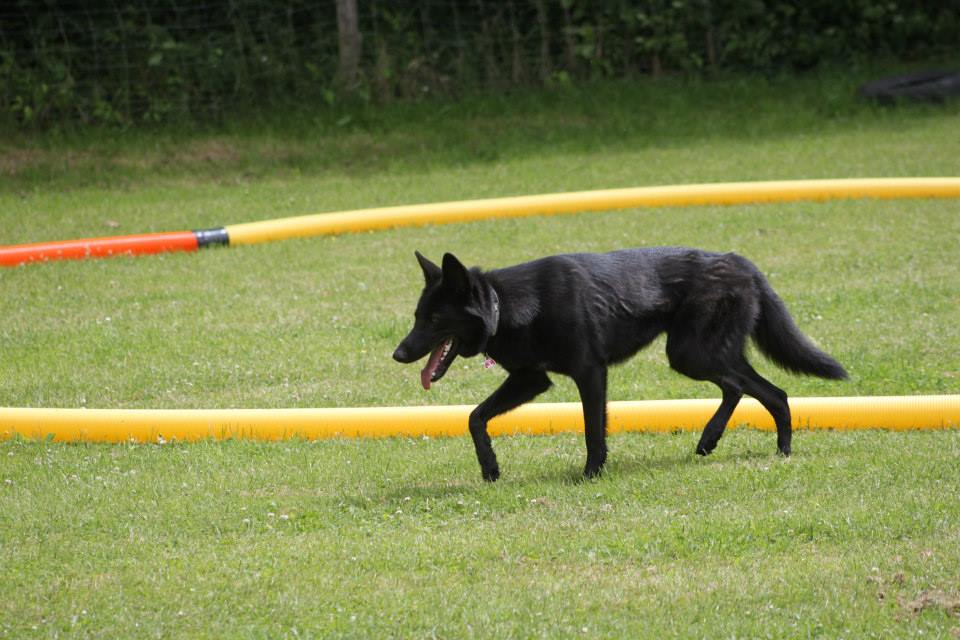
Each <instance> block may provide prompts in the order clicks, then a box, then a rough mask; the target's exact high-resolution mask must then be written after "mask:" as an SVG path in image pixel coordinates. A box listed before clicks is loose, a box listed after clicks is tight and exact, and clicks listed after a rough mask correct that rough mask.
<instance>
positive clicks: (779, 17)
mask: <svg viewBox="0 0 960 640" xmlns="http://www.w3.org/2000/svg"><path fill="white" fill-rule="evenodd" d="M341 1H346V0H341ZM357 2H358V5H359V7H358V9H359V14H360V25H361V32H362V33H361V35H362V43H363V55H362V58H361V68H360V69H359V72H360V76H361V78H362V81H361V83H360V85H359V87H353V88H351V91H352V93H354V96H352V97H353V98H360V99H365V100H381V101H389V100H392V99H398V98H399V99H412V98H416V97H420V96H424V95H435V94H441V95H447V94H454V93H457V92H459V91H463V90H467V89H476V88H499V89H502V88H507V87H510V86H522V85H529V84H535V83H549V82H561V83H562V82H569V81H572V80H576V79H577V78H583V77H622V76H629V75H631V74H653V75H660V74H665V73H685V74H691V73H696V74H702V73H711V72H716V71H749V72H763V73H774V72H780V71H785V70H786V71H794V70H805V69H810V68H814V67H817V66H819V65H822V64H824V63H830V64H837V63H846V62H851V61H858V60H863V59H867V58H871V57H875V56H884V57H896V58H899V59H910V58H920V57H928V56H935V55H939V54H942V53H945V52H949V51H953V50H955V46H956V42H957V41H958V40H960V12H958V11H956V10H955V8H954V9H951V8H950V7H949V6H947V5H949V4H950V3H943V2H941V1H938V0H919V1H917V0H883V1H880V0H811V1H809V2H795V1H787V0H643V1H639V2H630V1H628V0H503V1H500V0H470V1H469V2H458V1H457V0H430V1H427V2H419V3H393V2H387V1H386V0H357ZM336 4H337V3H336V1H335V0H316V1H309V0H292V1H291V2H287V3H282V4H280V3H268V2H264V1H263V0H204V1H203V2H201V3H181V2H177V0H130V1H129V2H125V3H123V4H109V5H97V4H89V3H75V2H69V1H67V0H49V1H48V2H44V3H37V2H35V1H34V0H9V2H8V3H7V4H6V6H5V8H4V9H3V10H2V11H0V100H2V104H3V112H4V116H0V118H2V117H5V118H6V119H7V120H8V121H12V122H14V123H16V124H17V125H21V126H23V125H26V126H41V127H46V126H51V125H57V124H58V123H62V122H73V123H107V124H115V125H121V126H122V125H128V124H131V123H137V122H169V121H178V120H194V121H208V120H212V119H217V118H220V117H222V116H223V115H225V114H227V113H231V112H234V111H237V110H238V109H257V108H260V109H263V108H272V107H275V106H278V105H281V104H284V103H289V102H292V101H301V102H303V101H306V102H310V103H315V104H318V105H323V104H328V105H329V104H331V103H335V102H336V101H337V100H339V99H341V98H342V97H343V95H344V93H345V89H344V88H342V87H340V86H339V85H338V84H337V82H336V72H337V63H338V56H337V44H338V39H337V36H338V34H337V13H336Z"/></svg>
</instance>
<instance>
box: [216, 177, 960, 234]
mask: <svg viewBox="0 0 960 640" xmlns="http://www.w3.org/2000/svg"><path fill="white" fill-rule="evenodd" d="M838 198H960V178H856V179H838V180H786V181H775V182H730V183H717V184H690V185H674V186H661V187H635V188H630V189H605V190H600V191H576V192H571V193H551V194H544V195H532V196H517V197H512V198H492V199H487V200H466V201H460V202H438V203H433V204H419V205H405V206H397V207H381V208H376V209H357V210H354V211H339V212H335V213H320V214H314V215H305V216H297V217H293V218H280V219H277V220H263V221H261V222H246V223H242V224H234V225H228V226H227V227H225V228H226V230H227V234H228V235H229V238H230V244H231V245H237V244H254V243H257V242H269V241H271V240H284V239H287V238H298V237H306V236H316V235H326V234H337V233H347V232H356V231H370V230H373V229H385V228H389V227H401V226H418V225H424V224H444V223H450V222H467V221H471V220H481V219H486V218H508V217H520V216H531V215H545V214H559V213H580V212H585V211H607V210H611V209H628V208H632V207H668V206H673V207H677V206H691V205H732V204H746V203H760V202H788V201H793V200H831V199H838Z"/></svg>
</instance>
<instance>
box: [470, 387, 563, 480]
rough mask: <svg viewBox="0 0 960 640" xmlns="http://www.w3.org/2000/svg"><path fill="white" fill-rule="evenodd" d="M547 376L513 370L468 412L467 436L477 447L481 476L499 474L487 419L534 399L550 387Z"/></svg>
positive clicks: (485, 478) (484, 477)
mask: <svg viewBox="0 0 960 640" xmlns="http://www.w3.org/2000/svg"><path fill="white" fill-rule="evenodd" d="M550 384H551V383H550V378H548V377H547V374H546V373H544V372H543V371H515V372H512V373H511V374H510V375H509V376H508V377H507V379H506V380H504V381H503V384H501V385H500V386H499V387H498V388H497V390H496V391H494V392H493V393H492V394H490V397H489V398H487V399H486V400H484V401H483V402H481V403H480V404H479V405H477V408H476V409H474V410H473V411H472V412H470V436H471V437H472V438H473V446H474V447H475V448H476V450H477V460H478V461H479V462H480V472H481V473H482V474H483V479H484V480H487V481H488V482H493V481H495V480H496V479H497V478H499V477H500V467H499V466H498V465H497V456H496V454H495V453H494V452H493V446H492V445H491V444H490V435H489V434H488V433H487V423H488V422H489V421H490V420H492V419H493V418H495V417H497V416H498V415H500V414H502V413H506V412H507V411H510V410H511V409H515V408H516V407H519V406H520V405H521V404H523V403H524V402H529V401H530V400H533V399H534V398H536V397H537V396H538V395H540V394H541V393H543V392H544V391H546V390H547V389H549V388H550Z"/></svg>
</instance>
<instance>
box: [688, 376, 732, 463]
mask: <svg viewBox="0 0 960 640" xmlns="http://www.w3.org/2000/svg"><path fill="white" fill-rule="evenodd" d="M717 385H718V386H719V387H720V389H721V391H723V401H722V402H721V403H720V407H719V408H717V411H716V413H714V414H713V417H712V418H710V420H709V422H707V426H706V427H704V428H703V434H702V435H701V436H700V442H699V443H698V444H697V453H698V454H699V455H701V456H705V455H709V454H710V452H712V451H713V450H714V449H716V448H717V442H719V441H720V437H721V436H722V435H723V431H724V429H726V428H727V422H729V421H730V416H732V415H733V410H734V409H736V408H737V404H739V403H740V398H742V397H743V391H741V389H740V386H739V385H736V384H733V383H732V382H731V381H730V380H721V381H718V382H717Z"/></svg>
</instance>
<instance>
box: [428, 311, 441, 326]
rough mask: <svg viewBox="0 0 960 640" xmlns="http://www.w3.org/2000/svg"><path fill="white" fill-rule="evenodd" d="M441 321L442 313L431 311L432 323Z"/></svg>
mask: <svg viewBox="0 0 960 640" xmlns="http://www.w3.org/2000/svg"><path fill="white" fill-rule="evenodd" d="M439 323H440V314H438V313H431V314H430V324H439Z"/></svg>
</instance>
